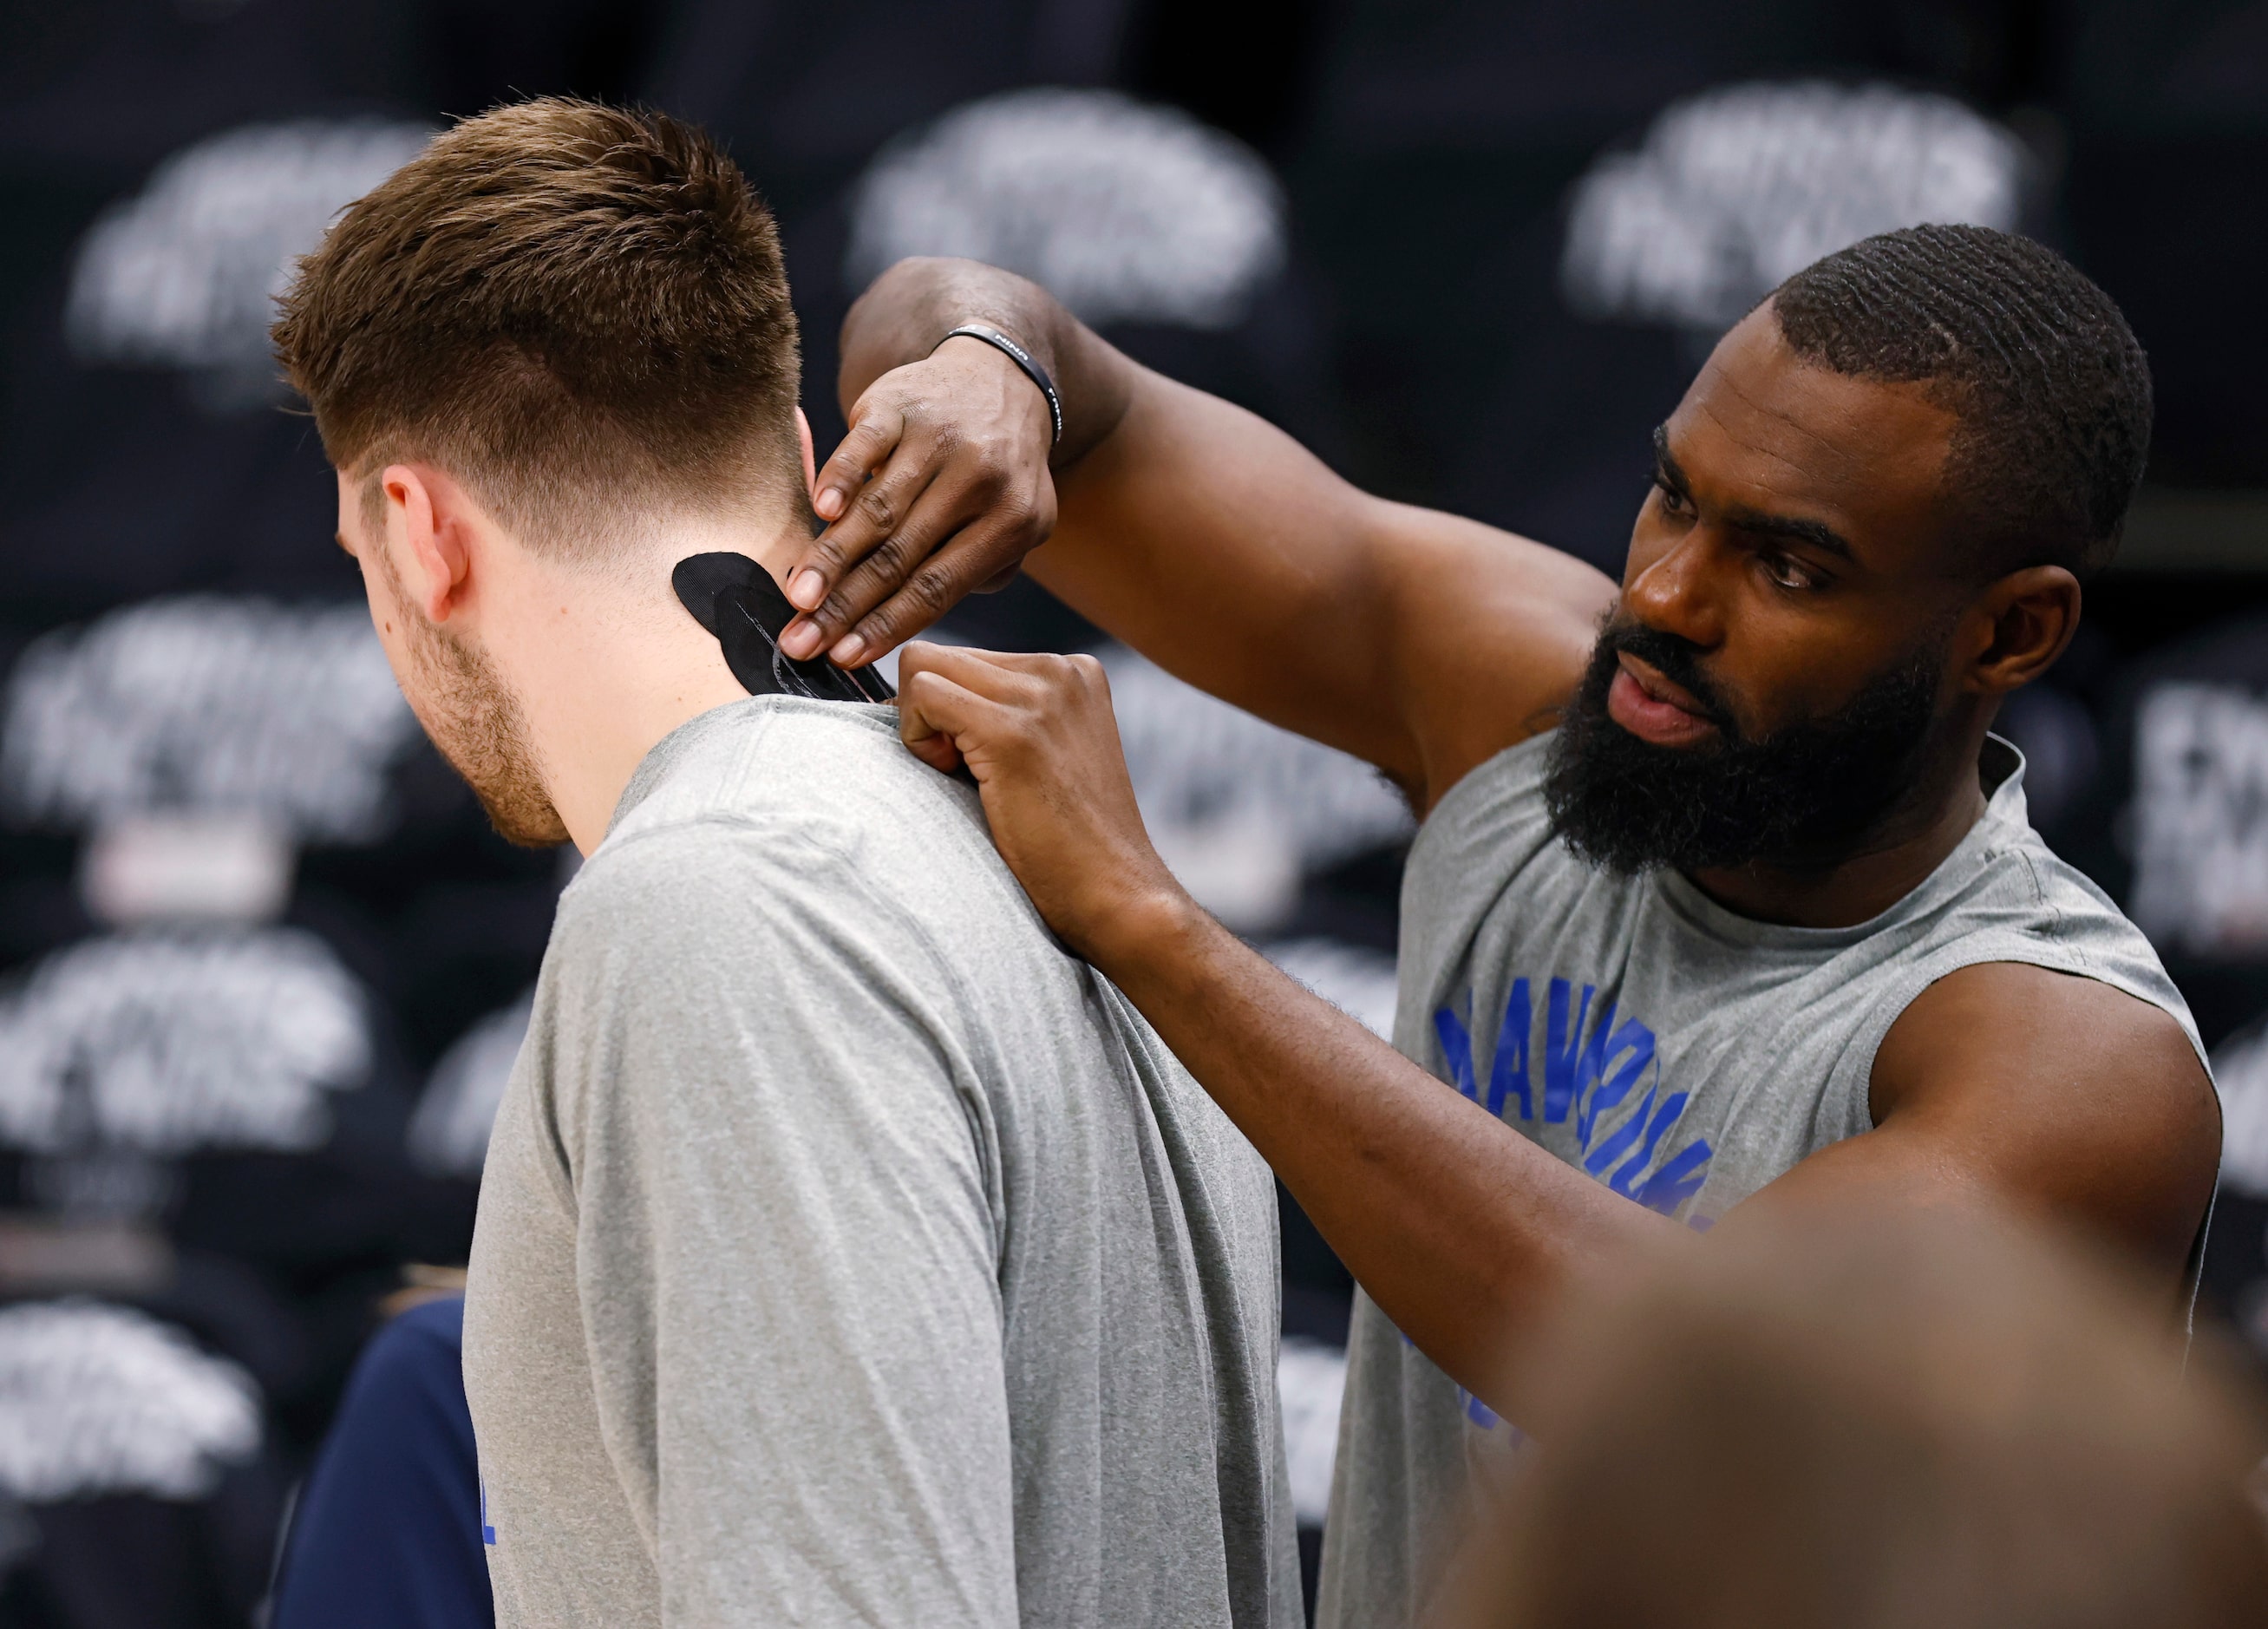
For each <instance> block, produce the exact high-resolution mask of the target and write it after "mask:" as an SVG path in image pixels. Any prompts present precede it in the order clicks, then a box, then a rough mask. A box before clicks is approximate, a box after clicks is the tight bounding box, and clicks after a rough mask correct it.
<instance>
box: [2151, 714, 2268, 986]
mask: <svg viewBox="0 0 2268 1629" xmlns="http://www.w3.org/2000/svg"><path fill="white" fill-rule="evenodd" d="M2131 909H2132V913H2133V917H2134V921H2135V923H2136V925H2138V926H2139V927H2140V928H2141V930H2142V931H2143V932H2146V933H2147V934H2148V935H2149V936H2150V937H2151V938H2152V939H2153V940H2155V941H2156V942H2157V944H2158V945H2159V946H2160V947H2161V948H2167V949H2172V948H2179V949H2182V950H2186V951H2190V952H2192V953H2194V954H2197V955H2248V954H2255V953H2257V952H2258V951H2259V950H2261V949H2262V948H2263V947H2268V698H2264V697H2258V696H2256V695H2254V694H2252V693H2251V692H2250V690H2245V689H2237V688H2235V687H2234V686H2230V685H2220V684H2191V683H2176V684H2161V685H2159V686H2157V687H2155V688H2154V689H2152V690H2151V691H2150V692H2149V693H2148V694H2147V696H2145V697H2143V698H2142V704H2141V706H2140V708H2139V710H2138V711H2137V712H2136V715H2135V725H2134V897H2133V901H2132V907H2131Z"/></svg>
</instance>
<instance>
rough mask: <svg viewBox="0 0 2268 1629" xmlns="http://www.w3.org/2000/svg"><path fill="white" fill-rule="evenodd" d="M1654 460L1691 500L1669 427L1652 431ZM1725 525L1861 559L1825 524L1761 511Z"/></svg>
mask: <svg viewBox="0 0 2268 1629" xmlns="http://www.w3.org/2000/svg"><path fill="white" fill-rule="evenodd" d="M1653 458H1654V462H1655V463H1657V464H1658V465H1660V466H1661V479H1662V481H1663V483H1664V484H1666V485H1667V486H1668V487H1669V489H1670V490H1672V491H1674V492H1675V493H1676V494H1677V495H1678V496H1679V497H1681V498H1690V497H1691V496H1692V493H1693V487H1692V483H1690V482H1689V481H1688V480H1687V479H1686V478H1685V471H1684V470H1683V468H1679V466H1678V462H1677V460H1676V458H1675V456H1674V455H1673V454H1672V453H1670V450H1669V426H1668V425H1667V424H1656V425H1655V426H1654V427H1653ZM1724 521H1725V524H1726V525H1727V526H1729V527H1733V528H1734V529H1735V530H1736V531H1742V532H1752V533H1755V534H1757V535H1758V536H1762V537H1786V538H1790V539H1793V541H1794V542H1800V543H1809V544H1810V545H1811V546H1812V547H1813V548H1814V549H1819V550H1820V551H1821V552H1823V553H1825V554H1830V555H1833V556H1835V557H1837V559H1841V560H1849V561H1851V562H1852V563H1853V564H1856V562H1857V560H1858V557H1859V556H1858V551H1857V550H1856V549H1852V547H1851V542H1850V540H1849V539H1848V538H1846V537H1845V536H1844V535H1843V534H1842V533H1840V532H1838V531H1837V530H1836V529H1835V528H1834V527H1831V526H1830V525H1828V524H1827V523H1826V522H1825V521H1824V520H1801V519H1799V518H1798V517H1796V516H1794V515H1775V514H1766V513H1765V512H1764V511H1763V510H1760V509H1748V508H1734V509H1728V510H1727V511H1726V512H1725V516H1724Z"/></svg>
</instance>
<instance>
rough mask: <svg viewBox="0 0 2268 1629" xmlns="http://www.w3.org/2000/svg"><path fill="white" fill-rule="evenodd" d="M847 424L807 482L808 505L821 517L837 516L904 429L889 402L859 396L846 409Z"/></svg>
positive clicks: (845, 507) (889, 450)
mask: <svg viewBox="0 0 2268 1629" xmlns="http://www.w3.org/2000/svg"><path fill="white" fill-rule="evenodd" d="M851 421H852V422H851V429H850V431H849V433H848V434H846V435H845V436H844V437H843V445H842V446H838V447H836V449H835V453H834V456H832V457H831V458H829V459H828V461H827V462H826V464H825V466H824V467H823V468H821V470H820V471H819V475H818V476H817V478H816V479H815V480H814V481H813V483H812V486H811V506H812V508H814V510H816V511H818V512H819V518H820V519H821V520H829V521H832V520H841V519H842V518H843V512H844V511H846V510H848V509H849V508H850V507H851V499H853V498H857V497H858V490H859V489H860V488H861V487H863V486H865V484H866V477H867V476H869V475H873V473H874V471H875V470H876V469H878V468H880V466H881V463H882V461H883V460H885V459H887V457H889V455H890V452H891V449H892V448H894V447H895V446H897V445H898V441H899V439H900V438H901V437H902V436H903V435H904V433H905V416H904V415H903V414H902V413H900V412H899V411H898V409H897V408H896V407H895V405H894V404H892V403H891V402H887V401H883V402H873V403H872V404H870V403H869V402H867V401H866V400H865V399H863V398H862V399H861V400H860V401H859V402H857V403H856V404H855V405H853V406H852V408H851Z"/></svg>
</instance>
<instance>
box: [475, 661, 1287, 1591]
mask: <svg viewBox="0 0 2268 1629" xmlns="http://www.w3.org/2000/svg"><path fill="white" fill-rule="evenodd" d="M1275 1250H1276V1233H1275V1199H1274V1190H1273V1187H1272V1184H1271V1183H1270V1178H1269V1176H1268V1173H1267V1170H1266V1168H1265V1167H1264V1166H1263V1164H1262V1163H1261V1161H1260V1160H1259V1159H1258V1157H1257V1156H1256V1154H1254V1153H1253V1151H1252V1149H1251V1148H1250V1146H1248V1145H1247V1144H1246V1143H1245V1142H1244V1140H1243V1139H1242V1138H1241V1137H1240V1136H1239V1135H1238V1134H1237V1132H1236V1131H1235V1130H1234V1129H1233V1127H1231V1126H1230V1125H1229V1124H1228V1123H1227V1121H1226V1120H1225V1119H1224V1118H1223V1117H1221V1115H1220V1114H1219V1110H1217V1109H1215V1108H1214V1107H1213V1106H1212V1104H1211V1102H1210V1101H1209V1100H1208V1099H1207V1098H1206V1097H1205V1096H1204V1094H1203V1093H1202V1092H1200V1091H1199V1090H1198V1089H1197V1087H1196V1085H1195V1084H1194V1083H1193V1082H1192V1081H1191V1080H1189V1076H1188V1075H1187V1074H1186V1073H1184V1072H1182V1069H1181V1067H1180V1065H1178V1064H1177V1063H1175V1061H1174V1059H1173V1058H1172V1057H1171V1055H1170V1054H1168V1053H1167V1051H1166V1050H1165V1048H1164V1046H1163V1045H1162V1044H1161V1043H1160V1042H1159V1040H1158V1038H1157V1036H1155V1035H1154V1034H1152V1031H1151V1030H1150V1029H1149V1028H1148V1027H1147V1026H1146V1025H1145V1023H1144V1022H1143V1021H1142V1020H1141V1019H1140V1018H1139V1017H1138V1015H1136V1014H1135V1013H1134V1012H1133V1011H1132V1009H1131V1008H1130V1006H1128V1005H1127V1004H1126V1002H1125V1000H1124V999H1123V997H1121V996H1120V995H1119V993H1118V992H1117V991H1116V990H1115V989H1113V988H1112V987H1111V986H1110V985H1109V984H1108V983H1106V982H1105V981H1104V980H1103V979H1102V978H1101V977H1099V976H1098V975H1097V974H1095V973H1094V971H1093V970H1092V969H1089V968H1088V967H1086V965H1085V964H1084V963H1082V962H1079V961H1078V960H1077V959H1075V958H1074V957H1072V956H1071V955H1067V954H1065V953H1064V950H1063V949H1062V948H1061V947H1060V946H1058V945H1057V942H1056V941H1055V940H1053V939H1052V938H1050V937H1049V933H1048V932H1047V930H1046V929H1045V927H1044V926H1043V925H1042V923H1041V921H1040V919H1039V918H1038V916H1037V914H1036V913H1035V911H1034V910H1033V909H1032V907H1031V905H1030V903H1029V902H1028V901H1027V899H1026V898H1025V896H1024V895H1023V893H1022V891H1021V890H1020V888H1018V887H1017V886H1016V883H1015V881H1014V879H1013V877H1012V876H1011V875H1010V874H1009V873H1008V871H1007V869H1006V868H1005V866H1003V865H1002V864H1001V862H1000V860H999V858H998V855H997V854H996V853H995V852H994V851H993V848H992V844H991V842H990V837H988V836H987V834H986V829H985V826H984V822H983V813H982V810H981V808H980V807H979V805H978V803H977V800H976V794H975V793H974V792H972V791H971V790H970V789H969V788H968V787H967V786H965V785H961V784H960V783H959V782H956V781H954V780H950V779H947V778H946V777H944V776H942V775H939V774H937V773H936V772H934V771H933V770H929V769H927V768H925V767H924V766H923V765H922V764H920V763H917V762H916V761H915V759H914V758H913V757H912V756H910V755H909V753H907V752H906V750H905V749H904V748H903V747H902V746H901V745H900V744H899V741H898V740H897V735H896V730H895V713H894V712H893V711H890V710H889V709H887V708H869V707H858V706H851V705H846V704H837V703H820V702H810V701H804V700H799V699H792V698H788V697H770V696H768V697H756V698H753V699H751V700H748V701H746V702H740V703H736V704H732V705H730V706H726V707H722V708H719V709H718V710H717V711H713V712H710V713H706V714H703V716H702V717H700V718H698V719H695V720H693V721H692V722H691V723H689V724H688V725H686V726H684V727H683V728H681V729H680V730H678V731H677V732H676V733H674V734H673V735H671V736H670V737H669V738H668V739H667V740H666V741H663V742H662V743H661V744H660V745H659V746H658V747H656V748H654V749H653V751H652V753H651V754H650V755H649V756H647V758H646V760H645V762H644V763H643V764H642V765H641V766H640V767H639V769H638V771H637V777H636V778H634V779H633V780H632V782H631V784H630V788H629V790H628V791H627V792H625V793H624V794H623V797H622V805H621V807H620V808H619V809H617V811H616V812H615V821H614V824H613V826H612V827H611V829H609V830H608V836H607V839H606V841H605V842H604V843H603V844H600V847H599V849H598V851H596V852H595V853H594V854H593V855H592V857H591V859H590V861H589V863H588V864H587V865H585V866H584V867H583V869H582V872H581V873H580V874H579V875H578V877H577V878H576V879H575V881H574V882H573V884H572V885H571V887H570V888H568V889H567V891H566V893H565V894H564V895H563V896H562V898H561V900H560V903H559V914H558V919H557V923H556V925H555V927H554V928H553V931H552V937H551V944H550V947H549V950H548V951H547V952H546V954H545V956H544V962H543V972H542V976H541V979H540V981H539V982H538V984H537V986H536V997H535V1012H534V1022H533V1025H532V1027H531V1028H530V1029H529V1032H528V1037H527V1045H526V1047H525V1049H524V1050H522V1052H521V1054H520V1058H519V1065H518V1067H517V1068H516V1069H515V1071H514V1072H513V1074H512V1082H511V1085H510V1087H508V1088H507V1090H506V1093H505V1096H504V1106H503V1109H502V1110H501V1112H500V1113H499V1115H498V1117H497V1125H496V1131H495V1136H494V1139H493V1141H492V1142H491V1144H490V1150H489V1156H488V1167H487V1170H486V1173H485V1175H484V1176H483V1177H482V1186H481V1204H480V1220H479V1224H478V1227H477V1229H476V1231H475V1237H474V1242H473V1256H472V1270H471V1281H470V1284H469V1286H468V1291H467V1296H466V1308H465V1382H466V1389H467V1391H468V1395H469V1397H470V1399H471V1403H472V1411H473V1423H474V1426H475V1433H476V1435H477V1437H478V1440H479V1446H480V1461H481V1473H482V1491H483V1499H484V1508H485V1513H486V1514H485V1516H484V1522H485V1527H486V1529H487V1535H488V1536H489V1543H490V1546H491V1547H490V1550H489V1552H488V1553H489V1571H490V1577H491V1579H492V1580H493V1581H494V1583H495V1586H496V1603H497V1621H498V1623H499V1624H501V1625H505V1626H506V1629H512V1626H513V1625H544V1626H545V1629H554V1626H556V1625H578V1624H587V1625H602V1626H603V1629H634V1626H635V1625H659V1624H668V1625H725V1624H733V1625H744V1624H765V1625H770V1624H810V1625H837V1624H871V1625H986V1626H988V1629H997V1626H998V1625H1013V1624H1019V1623H1020V1624H1027V1625H1079V1624H1101V1623H1108V1624H1114V1625H1119V1624H1123V1625H1157V1626H1158V1629H1187V1626H1188V1625H1238V1629H1288V1626H1290V1625H1296V1624H1297V1623H1298V1622H1299V1621H1300V1594H1299V1575H1298V1563H1297V1557H1296V1552H1295V1550H1294V1548H1293V1545H1292V1526H1291V1520H1292V1518H1291V1510H1290V1502H1289V1498H1288V1495H1287V1493H1285V1486H1284V1462H1283V1442H1282V1430H1281V1422H1280V1419H1279V1417H1278V1412H1277V1404H1276V1390H1275V1362H1276V1348H1277V1332H1278V1324H1277V1317H1278V1312H1277V1298H1278V1283H1277V1264H1276V1255H1275Z"/></svg>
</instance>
